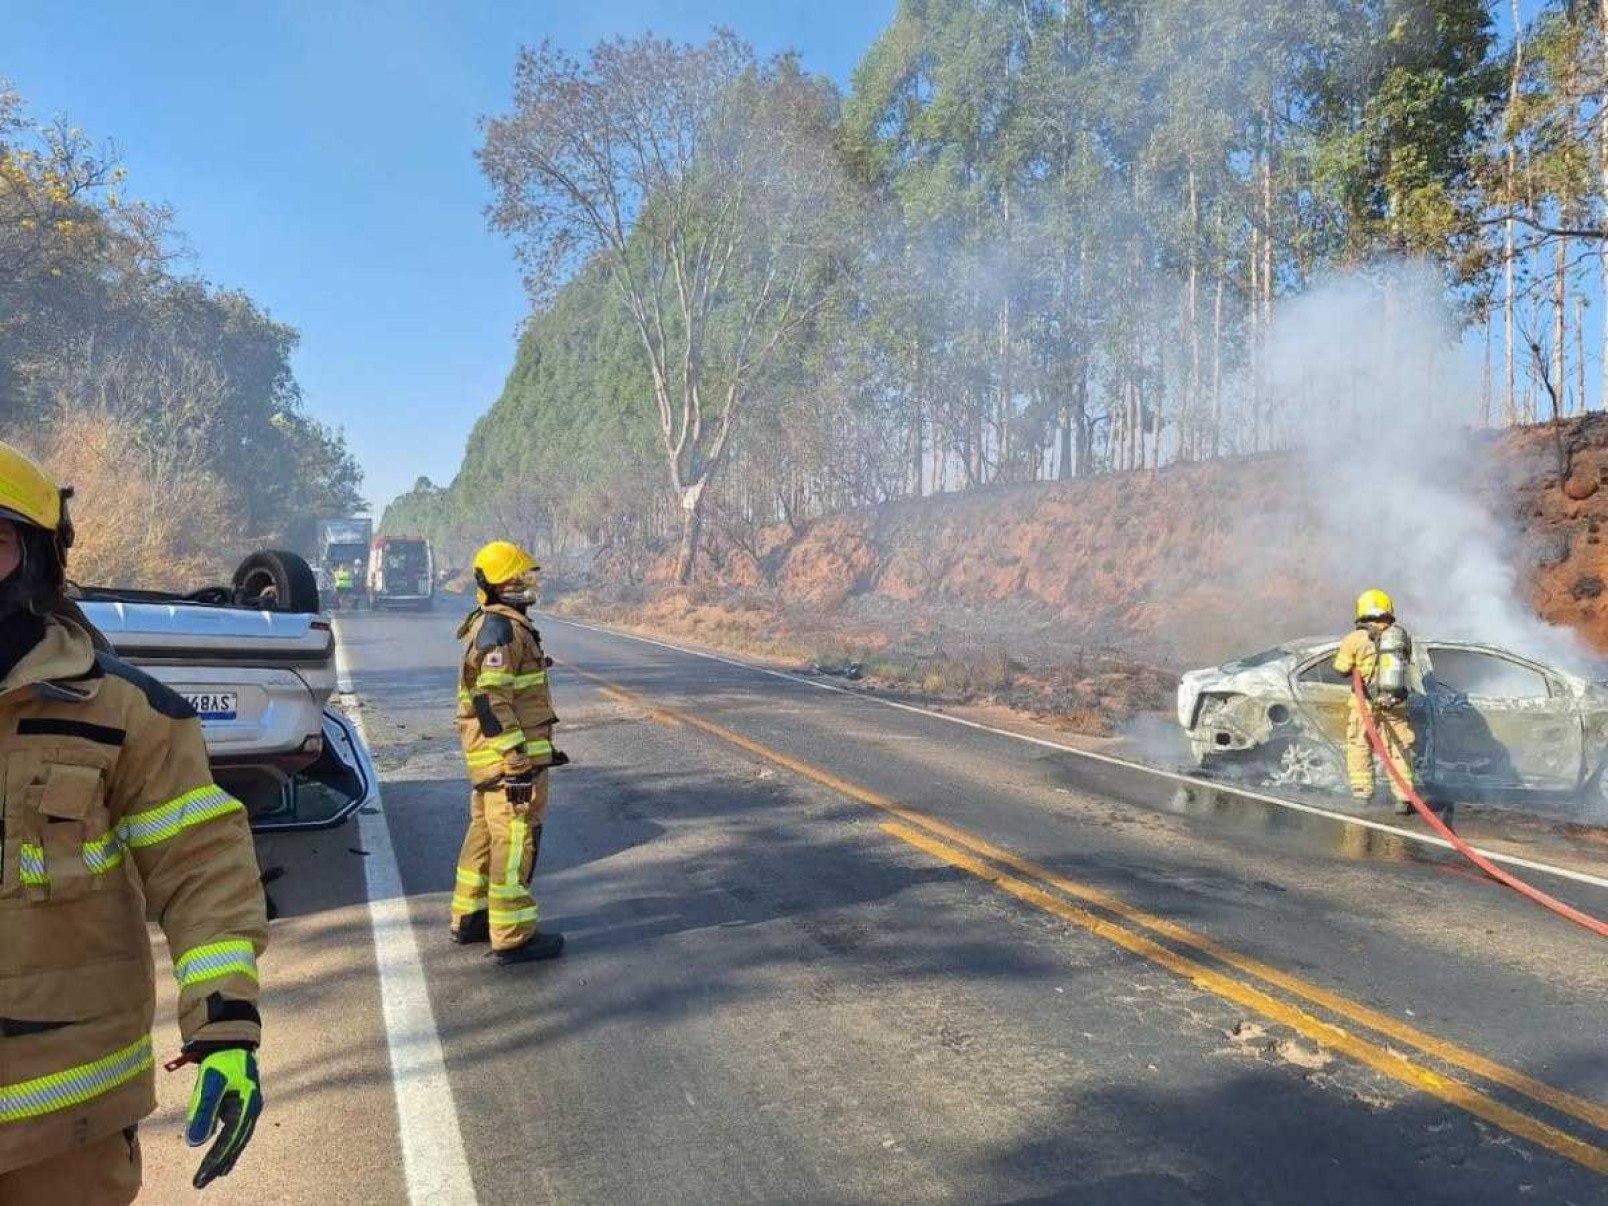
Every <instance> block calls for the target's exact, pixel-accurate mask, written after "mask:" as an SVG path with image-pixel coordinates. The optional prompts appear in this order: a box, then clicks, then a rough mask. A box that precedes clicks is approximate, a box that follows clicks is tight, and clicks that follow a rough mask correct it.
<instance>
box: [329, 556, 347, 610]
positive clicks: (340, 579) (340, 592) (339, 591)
mask: <svg viewBox="0 0 1608 1206" xmlns="http://www.w3.org/2000/svg"><path fill="white" fill-rule="evenodd" d="M331 576H332V577H333V578H334V579H335V610H336V611H345V610H347V609H348V608H349V607H351V605H352V570H351V567H350V566H347V565H344V564H343V565H337V566H336V567H335V572H334V573H333V574H332V575H331Z"/></svg>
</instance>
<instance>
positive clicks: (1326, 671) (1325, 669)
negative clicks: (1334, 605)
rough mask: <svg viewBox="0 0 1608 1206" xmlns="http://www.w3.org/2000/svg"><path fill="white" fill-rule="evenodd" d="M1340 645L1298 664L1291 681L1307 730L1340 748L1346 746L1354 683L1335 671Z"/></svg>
mask: <svg viewBox="0 0 1608 1206" xmlns="http://www.w3.org/2000/svg"><path fill="white" fill-rule="evenodd" d="M1337 648H1338V645H1331V646H1328V647H1326V648H1325V649H1324V650H1323V651H1322V652H1321V653H1318V654H1316V655H1312V654H1308V655H1307V656H1306V658H1305V659H1303V660H1302V661H1300V662H1298V663H1297V664H1296V667H1295V672H1294V673H1293V674H1292V675H1291V676H1290V677H1291V683H1290V686H1291V689H1292V690H1293V691H1294V692H1295V698H1296V699H1297V700H1298V701H1300V704H1301V711H1302V712H1303V713H1304V714H1305V718H1306V721H1307V727H1308V728H1310V729H1312V730H1313V731H1315V732H1317V733H1319V734H1321V735H1322V736H1324V737H1326V738H1328V739H1329V741H1331V742H1333V743H1334V744H1335V745H1336V746H1337V747H1340V748H1344V746H1345V742H1346V709H1347V707H1348V705H1349V703H1350V700H1351V679H1350V678H1349V677H1348V676H1346V675H1344V674H1341V673H1340V672H1339V671H1337V670H1336V669H1335V668H1334V654H1335V650H1336V649H1337Z"/></svg>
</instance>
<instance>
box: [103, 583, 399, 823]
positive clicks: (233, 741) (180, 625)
mask: <svg viewBox="0 0 1608 1206" xmlns="http://www.w3.org/2000/svg"><path fill="white" fill-rule="evenodd" d="M75 595H76V601H77V604H78V607H79V609H80V610H81V611H82V613H83V615H84V617H85V618H86V619H88V620H89V622H90V623H91V624H93V625H94V626H95V627H96V628H97V629H98V630H99V631H100V633H101V634H102V635H103V636H104V637H105V638H106V640H107V642H108V643H109V644H110V645H111V646H112V648H113V650H114V651H115V652H116V653H117V655H118V656H119V657H121V658H123V660H124V661H127V662H129V663H131V664H133V665H135V666H139V667H140V668H141V669H143V670H145V671H146V672H147V673H148V674H151V675H152V676H153V677H155V678H157V679H159V680H161V681H162V682H164V683H166V684H167V685H168V686H169V687H171V688H173V690H175V691H177V692H178V693H179V694H180V695H182V696H184V697H185V698H186V699H187V700H188V701H189V702H190V705H191V706H192V707H193V708H194V709H195V710H196V713H197V714H198V715H199V716H200V718H201V728H202V732H203V733H204V735H205V737H206V743H207V755H208V759H209V761H210V762H211V765H212V774H213V777H214V778H215V779H216V780H217V781H218V783H219V784H220V785H221V786H222V787H223V788H224V789H225V790H227V791H228V792H230V794H232V795H234V796H235V797H236V798H237V799H239V800H241V801H242V802H244V803H245V805H246V809H247V812H248V814H249V815H250V818H251V825H252V828H253V829H255V830H257V831H259V832H264V831H268V830H285V829H321V828H327V827H330V826H334V825H338V824H340V823H341V822H342V821H344V820H346V818H347V817H349V816H350V815H352V813H354V812H355V811H356V810H357V809H358V808H360V807H362V806H363V805H364V804H366V803H368V802H370V801H372V800H373V799H374V798H375V795H376V787H377V783H378V777H377V776H376V775H375V773H374V767H373V763H372V762H371V761H370V759H369V753H368V750H367V749H366V748H365V747H364V745H363V741H362V738H361V737H360V736H359V735H358V734H357V732H356V730H355V729H354V727H353V726H352V724H351V722H350V721H349V720H347V719H346V717H345V716H343V715H342V714H341V713H340V712H339V711H338V710H336V709H335V708H333V707H331V706H330V704H329V700H330V696H331V694H332V693H333V691H334V689H335V637H334V633H333V632H332V631H331V627H330V622H329V621H328V620H327V619H325V618H323V617H322V616H321V615H320V614H319V609H320V599H319V594H318V590H317V586H316V584H315V582H314V579H313V574H312V570H311V569H310V568H309V567H308V566H307V564H306V563H305V562H304V561H302V560H301V558H299V557H297V556H295V555H294V554H291V553H283V552H264V553H257V554H253V555H252V556H251V557H248V558H246V560H245V561H244V562H242V563H241V567H240V569H239V570H238V571H237V572H236V574H235V577H234V581H233V583H232V584H231V585H230V586H227V587H223V586H219V587H207V588H204V589H202V590H198V591H194V592H191V593H189V594H177V593H168V592H161V591H146V590H132V589H122V588H116V587H93V586H90V587H77V588H75Z"/></svg>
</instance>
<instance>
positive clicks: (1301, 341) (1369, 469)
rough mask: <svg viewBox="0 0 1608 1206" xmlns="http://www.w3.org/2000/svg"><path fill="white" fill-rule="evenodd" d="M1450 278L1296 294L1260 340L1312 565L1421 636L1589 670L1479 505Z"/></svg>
mask: <svg viewBox="0 0 1608 1206" xmlns="http://www.w3.org/2000/svg"><path fill="white" fill-rule="evenodd" d="M1446 298H1447V293H1446V289H1445V285H1444V282H1443V281H1442V280H1441V279H1440V278H1439V277H1437V276H1436V275H1435V274H1434V273H1433V272H1432V271H1430V270H1428V269H1426V268H1420V267H1416V266H1407V265H1397V266H1394V267H1391V268H1388V269H1385V270H1382V271H1378V272H1372V273H1369V274H1366V275H1361V274H1357V275H1351V276H1347V277H1343V278H1338V279H1335V280H1333V281H1331V282H1329V283H1327V284H1324V285H1320V286H1318V287H1316V288H1314V289H1312V290H1311V291H1310V292H1307V293H1305V294H1303V295H1301V296H1299V297H1296V298H1292V299H1291V300H1290V301H1288V302H1286V303H1284V304H1283V306H1282V307H1281V308H1280V309H1279V311H1278V312H1277V313H1276V314H1275V318H1274V322H1273V326H1272V329H1271V331H1270V333H1269V339H1268V344H1267V352H1266V356H1267V360H1266V372H1267V377H1268V386H1267V393H1266V396H1267V397H1269V398H1271V399H1275V400H1276V402H1277V405H1278V408H1279V409H1278V410H1277V411H1276V412H1275V413H1274V414H1272V415H1271V416H1270V418H1269V423H1270V425H1271V426H1272V427H1273V428H1274V432H1273V434H1274V435H1275V436H1277V437H1279V438H1281V439H1282V441H1283V442H1285V443H1286V444H1288V445H1290V446H1293V447H1295V448H1297V449H1298V450H1299V451H1300V454H1301V456H1302V458H1303V460H1304V467H1305V473H1304V474H1303V475H1302V476H1303V478H1304V480H1303V481H1302V483H1301V484H1302V489H1303V494H1304V495H1305V499H1304V501H1306V502H1307V504H1308V505H1310V506H1313V507H1314V508H1315V509H1316V512H1317V514H1318V516H1319V518H1320V521H1321V529H1322V534H1323V539H1322V540H1321V542H1320V544H1319V546H1318V547H1316V548H1314V549H1312V550H1311V551H1310V554H1309V556H1310V557H1311V558H1312V559H1313V560H1314V561H1315V562H1316V563H1317V569H1318V571H1319V573H1320V574H1321V576H1322V577H1324V578H1326V579H1328V580H1329V581H1330V582H1332V583H1333V584H1334V585H1335V587H1336V588H1337V589H1339V588H1343V589H1345V590H1348V591H1349V592H1350V593H1352V594H1355V593H1358V592H1360V591H1361V590H1363V589H1366V588H1371V587H1379V588H1381V589H1384V590H1386V591H1389V592H1390V593H1391V594H1392V595H1393V596H1395V599H1396V603H1397V611H1398V613H1399V615H1400V617H1401V620H1402V622H1403V623H1404V624H1405V625H1406V626H1407V628H1408V629H1409V630H1410V631H1412V632H1413V633H1415V634H1417V635H1419V636H1421V637H1441V638H1461V639H1467V640H1476V641H1480V642H1483V643H1486V644H1493V645H1498V646H1502V647H1505V648H1508V649H1512V650H1514V651H1515V652H1520V653H1524V654H1528V655H1530V656H1532V657H1535V658H1537V659H1538V660H1542V661H1548V662H1552V663H1554V664H1563V665H1568V666H1574V667H1583V666H1587V665H1590V664H1592V663H1593V662H1594V661H1595V658H1594V655H1593V654H1591V653H1590V652H1589V651H1588V650H1587V648H1586V647H1585V645H1584V644H1583V643H1582V642H1581V641H1580V640H1579V639H1578V638H1577V637H1576V636H1575V634H1574V633H1573V632H1571V631H1570V630H1569V629H1566V628H1560V627H1557V626H1555V625H1551V624H1548V623H1546V622H1545V621H1543V620H1542V619H1540V617H1538V616H1537V615H1536V614H1535V612H1534V610H1533V608H1531V607H1530V605H1529V604H1528V603H1527V602H1526V600H1525V597H1524V592H1523V589H1522V587H1521V583H1520V581H1519V576H1518V571H1517V569H1516V565H1517V559H1516V557H1515V553H1514V549H1513V538H1512V534H1511V533H1510V532H1508V531H1507V530H1506V529H1505V528H1504V526H1503V524H1502V522H1501V521H1500V520H1499V519H1498V517H1497V515H1496V514H1495V513H1493V511H1492V510H1491V507H1490V505H1489V504H1488V503H1487V502H1486V496H1483V495H1482V490H1481V487H1482V482H1483V479H1484V477H1485V475H1486V474H1487V473H1488V472H1489V464H1490V462H1489V460H1488V459H1487V457H1486V456H1485V454H1483V453H1482V451H1481V449H1480V446H1479V440H1478V439H1477V437H1476V436H1475V434H1474V428H1475V427H1476V426H1477V425H1478V423H1479V421H1480V418H1481V415H1480V409H1481V402H1480V391H1479V383H1478V382H1479V379H1478V374H1477V366H1475V365H1474V364H1473V363H1472V357H1471V356H1469V355H1468V353H1467V351H1466V350H1465V349H1464V348H1463V346H1462V344H1461V337H1460V334H1459V332H1458V329H1457V324H1456V323H1455V322H1454V321H1453V317H1452V315H1451V314H1450V312H1449V310H1448V304H1447V300H1446Z"/></svg>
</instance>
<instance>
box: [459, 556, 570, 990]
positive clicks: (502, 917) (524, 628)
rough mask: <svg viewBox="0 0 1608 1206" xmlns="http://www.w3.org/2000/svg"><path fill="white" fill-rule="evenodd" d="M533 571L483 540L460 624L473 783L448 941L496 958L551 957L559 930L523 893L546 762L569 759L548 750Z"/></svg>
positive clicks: (524, 560) (535, 851)
mask: <svg viewBox="0 0 1608 1206" xmlns="http://www.w3.org/2000/svg"><path fill="white" fill-rule="evenodd" d="M540 570H541V567H540V566H538V565H537V564H536V559H535V558H534V557H532V556H531V555H530V554H529V553H527V552H526V551H525V550H524V549H522V548H520V547H519V546H518V545H515V544H510V543H509V542H508V541H506V540H495V541H492V543H490V544H488V545H486V547H485V548H483V549H481V550H480V552H478V553H477V554H475V562H474V572H475V585H476V587H477V590H478V595H479V599H480V606H479V607H478V608H476V609H475V610H474V611H472V612H470V613H469V616H468V618H467V619H465V620H464V622H463V624H462V625H461V626H460V627H459V629H458V638H459V639H460V640H462V641H464V642H465V646H464V653H463V668H462V671H461V673H460V675H459V678H458V713H457V716H458V734H459V737H460V738H461V740H462V742H463V751H464V758H465V760H466V761H467V762H468V764H469V780H470V783H471V784H472V786H473V789H474V790H473V793H472V798H471V801H470V816H469V831H468V832H467V833H466V834H465V835H464V839H463V848H462V850H461V851H460V853H459V855H458V868H457V886H456V887H455V889H454V891H453V894H452V940H453V941H454V942H457V943H460V944H469V943H477V942H486V941H490V943H491V948H492V949H491V953H492V956H493V957H494V958H495V959H496V961H497V962H498V963H499V964H512V963H530V962H535V961H537V960H541V959H552V958H555V957H557V956H558V955H559V954H560V953H561V952H562V951H563V949H564V935H562V934H559V933H556V932H554V931H552V930H542V929H540V928H539V927H538V925H537V922H538V918H539V911H538V909H537V907H536V901H535V899H534V898H533V897H532V896H531V892H530V881H531V876H532V875H533V874H534V873H535V870H536V859H537V856H538V855H539V854H540V852H541V844H542V823H543V821H544V820H545V819H546V816H547V769H548V768H549V767H553V766H562V765H564V763H566V762H568V761H569V759H568V758H566V757H565V756H564V755H563V754H562V753H560V752H558V751H556V750H554V749H553V726H554V725H555V724H557V723H558V717H557V716H556V715H555V714H554V712H553V701H552V696H551V695H550V694H549V692H548V688H547V670H548V667H549V666H551V665H552V659H550V658H549V657H547V656H546V654H545V653H543V651H542V641H541V634H540V633H538V632H537V631H536V628H535V626H534V625H533V624H532V623H531V622H530V617H529V616H528V614H527V613H528V611H529V610H530V608H531V607H532V606H533V605H534V604H535V602H536V598H537V595H538V593H539V592H540V589H541V579H540V576H539V574H540Z"/></svg>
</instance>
